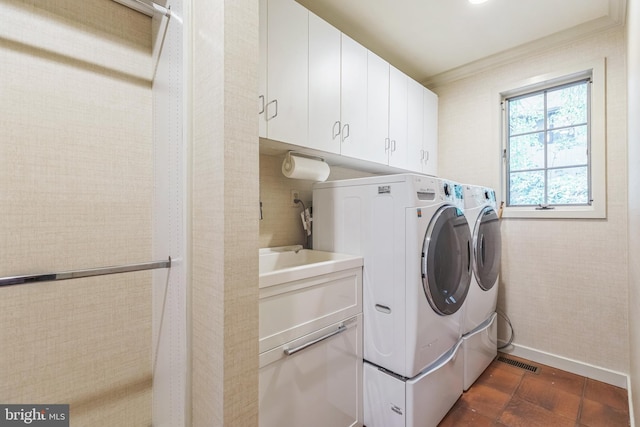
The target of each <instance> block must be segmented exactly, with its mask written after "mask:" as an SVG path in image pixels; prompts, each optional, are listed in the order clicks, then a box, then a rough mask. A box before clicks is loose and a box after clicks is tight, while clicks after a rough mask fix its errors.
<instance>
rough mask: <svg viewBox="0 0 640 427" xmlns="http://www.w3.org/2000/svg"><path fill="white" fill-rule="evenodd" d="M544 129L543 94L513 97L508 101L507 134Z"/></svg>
mask: <svg viewBox="0 0 640 427" xmlns="http://www.w3.org/2000/svg"><path fill="white" fill-rule="evenodd" d="M543 129H544V94H542V93H539V94H537V95H531V96H527V97H523V98H515V99H512V100H511V101H509V134H510V135H518V134H521V133H527V132H533V131H537V130H543Z"/></svg>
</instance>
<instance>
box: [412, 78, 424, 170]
mask: <svg viewBox="0 0 640 427" xmlns="http://www.w3.org/2000/svg"><path fill="white" fill-rule="evenodd" d="M425 90H426V89H425V88H424V86H422V85H421V84H420V83H418V82H416V81H415V80H409V82H408V84H407V97H408V102H407V132H408V134H407V168H408V169H409V170H412V171H416V172H422V167H423V158H424V149H423V143H424V131H425V125H424V121H425V118H426V114H425V110H424V108H425V99H424V98H425V95H424V91H425Z"/></svg>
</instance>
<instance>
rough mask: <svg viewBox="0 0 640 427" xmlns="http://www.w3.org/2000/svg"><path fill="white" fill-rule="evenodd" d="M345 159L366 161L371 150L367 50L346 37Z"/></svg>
mask: <svg viewBox="0 0 640 427" xmlns="http://www.w3.org/2000/svg"><path fill="white" fill-rule="evenodd" d="M340 103H341V107H340V110H341V111H340V117H341V121H342V131H341V138H342V145H341V148H340V152H341V154H342V155H344V156H349V157H355V158H357V159H361V158H362V159H363V158H366V157H367V155H366V151H367V149H368V147H367V49H366V48H365V47H364V46H362V45H361V44H359V43H357V42H356V41H354V40H352V39H351V38H349V37H348V36H347V35H345V34H342V79H341V96H340Z"/></svg>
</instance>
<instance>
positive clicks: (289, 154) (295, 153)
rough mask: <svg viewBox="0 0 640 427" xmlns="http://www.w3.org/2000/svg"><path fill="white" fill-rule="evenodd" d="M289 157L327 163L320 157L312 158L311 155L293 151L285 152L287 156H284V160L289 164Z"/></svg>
mask: <svg viewBox="0 0 640 427" xmlns="http://www.w3.org/2000/svg"><path fill="white" fill-rule="evenodd" d="M291 155H294V156H298V157H306V158H307V159H314V160H320V161H321V162H325V163H327V161H326V160H325V159H323V158H322V157H320V156H314V155H313V154H306V153H301V152H299V151H294V150H289V151H287V155H286V156H285V160H287V161H289V162H290V161H291Z"/></svg>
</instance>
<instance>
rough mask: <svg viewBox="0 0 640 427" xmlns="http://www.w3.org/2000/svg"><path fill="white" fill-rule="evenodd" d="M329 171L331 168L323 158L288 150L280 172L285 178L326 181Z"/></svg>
mask: <svg viewBox="0 0 640 427" xmlns="http://www.w3.org/2000/svg"><path fill="white" fill-rule="evenodd" d="M294 159H298V160H297V161H296V160H294ZM330 173H331V168H330V167H329V164H328V163H327V162H326V161H325V159H323V158H322V157H320V156H316V155H313V154H306V153H300V152H297V151H294V150H290V151H288V152H287V154H286V155H285V156H284V160H283V162H282V174H283V175H284V176H286V177H287V178H292V179H303V180H310V181H316V182H317V181H326V180H327V178H328V176H329V174H330Z"/></svg>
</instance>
